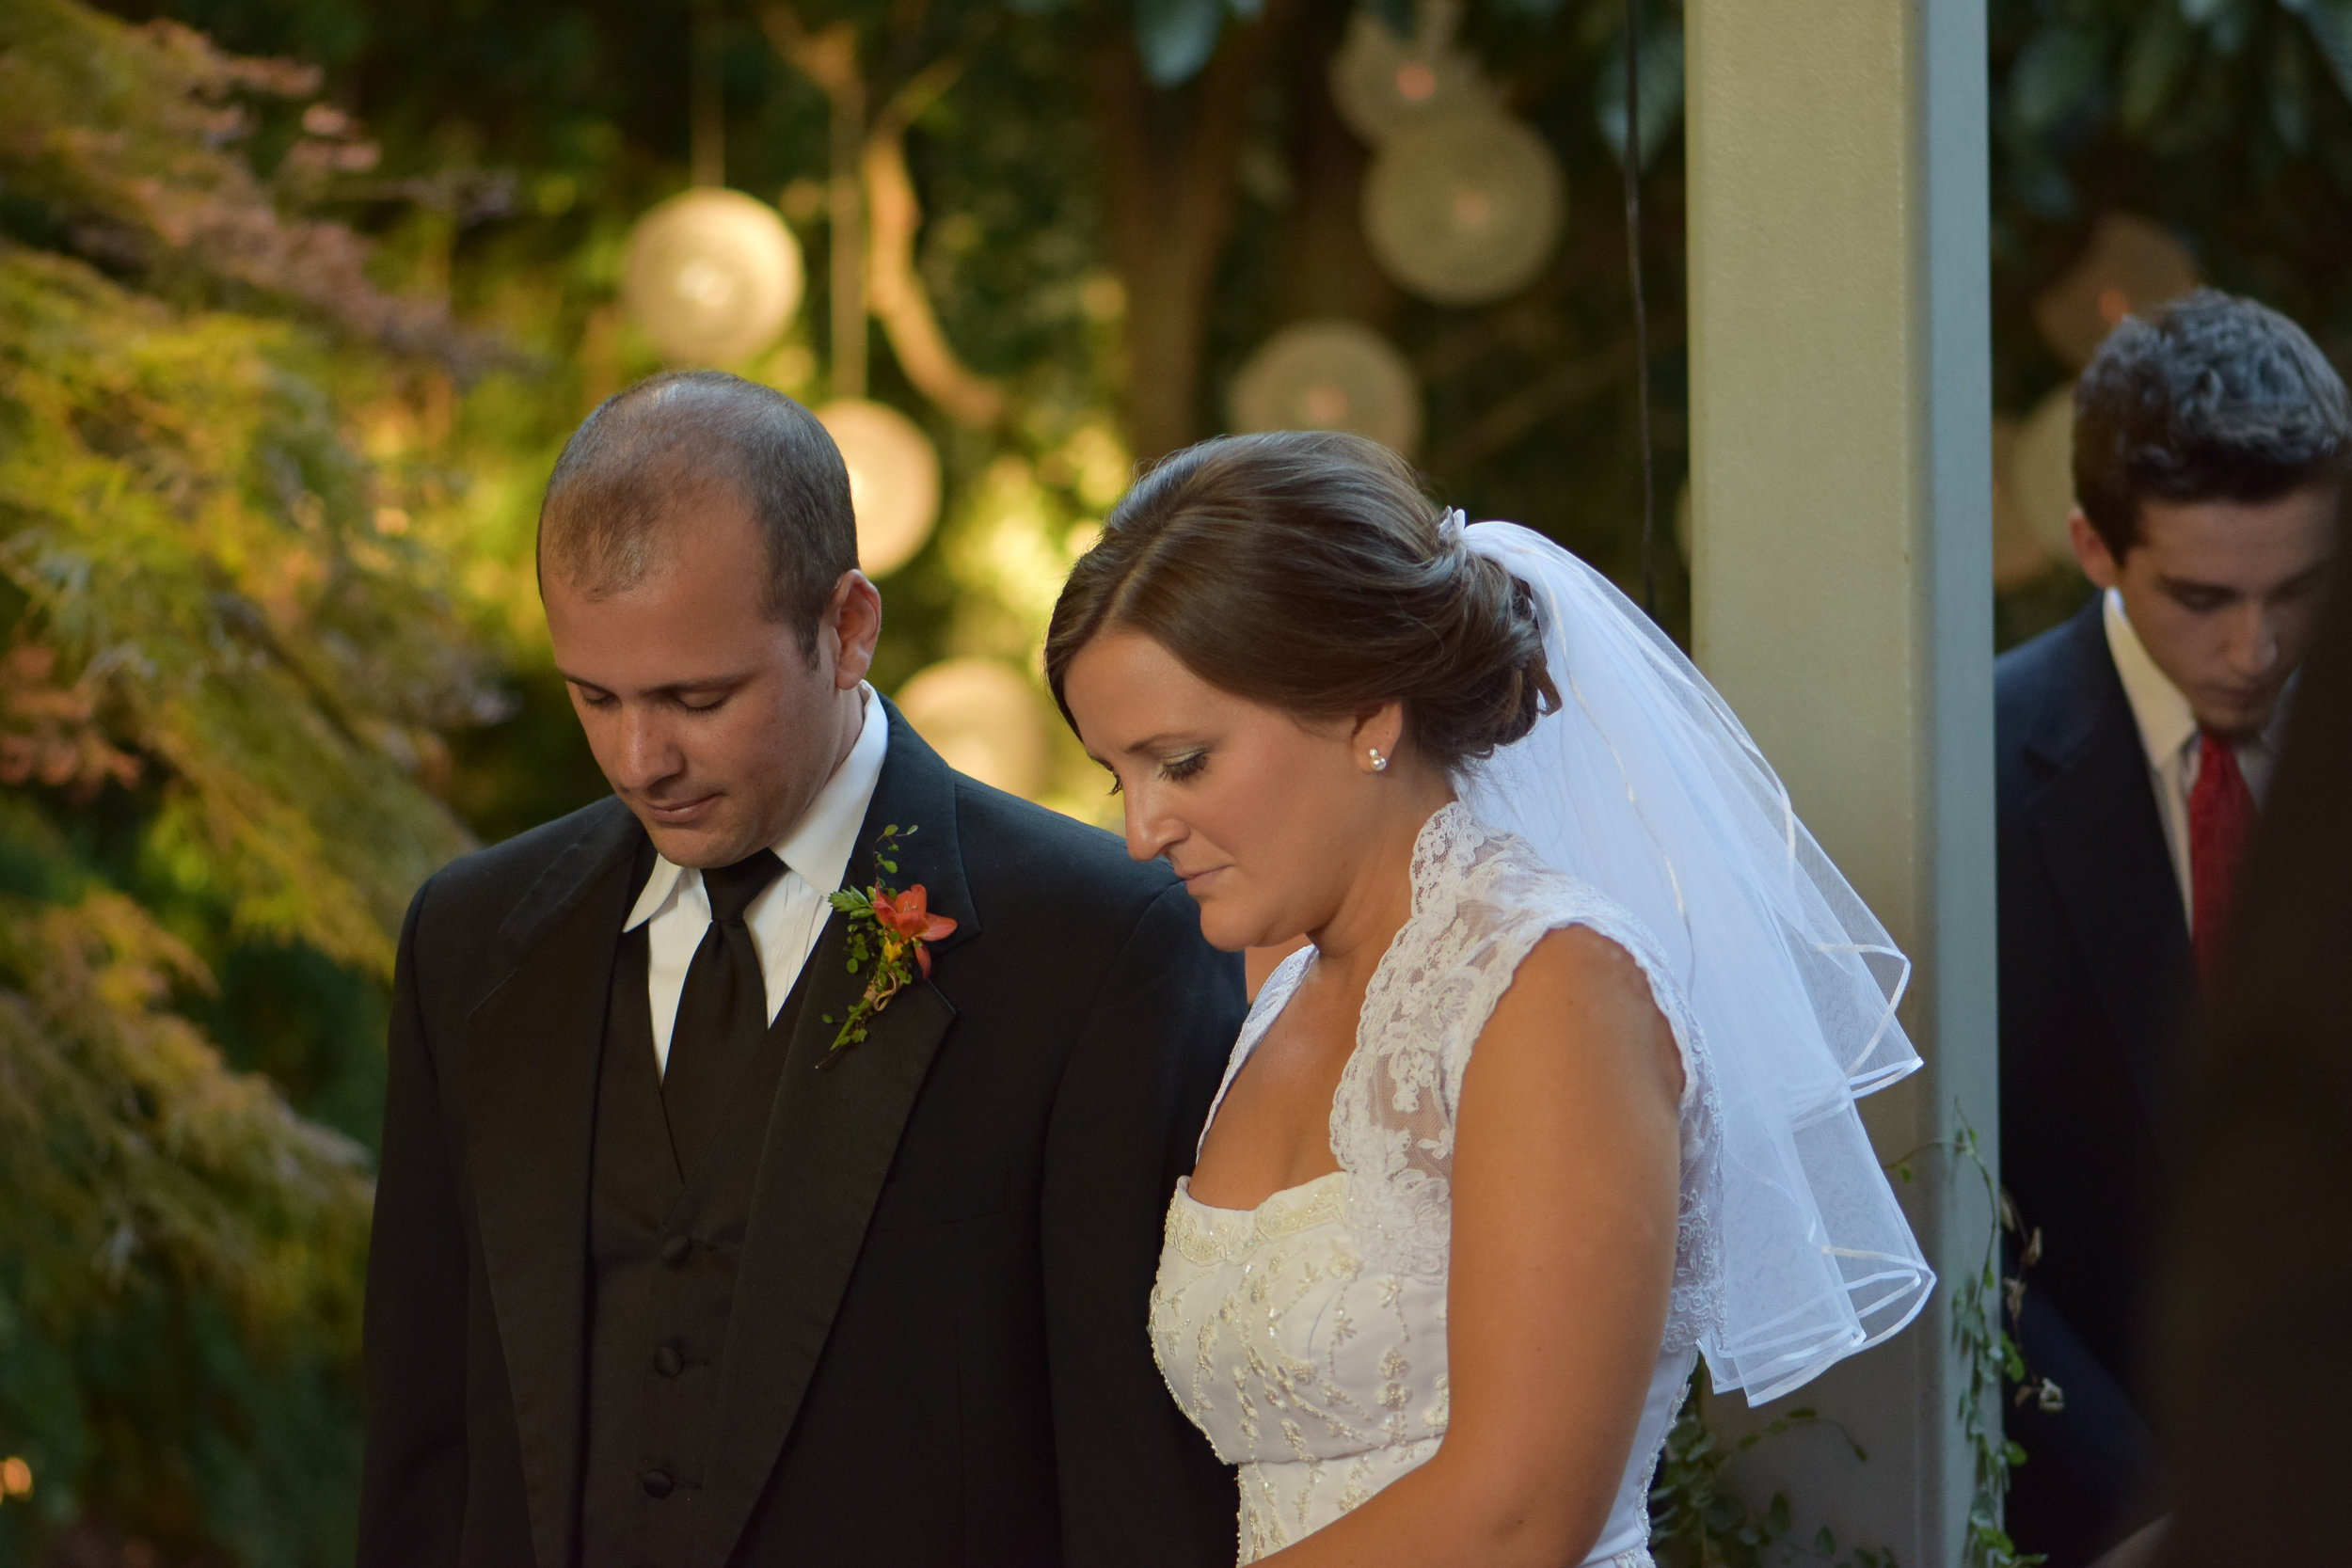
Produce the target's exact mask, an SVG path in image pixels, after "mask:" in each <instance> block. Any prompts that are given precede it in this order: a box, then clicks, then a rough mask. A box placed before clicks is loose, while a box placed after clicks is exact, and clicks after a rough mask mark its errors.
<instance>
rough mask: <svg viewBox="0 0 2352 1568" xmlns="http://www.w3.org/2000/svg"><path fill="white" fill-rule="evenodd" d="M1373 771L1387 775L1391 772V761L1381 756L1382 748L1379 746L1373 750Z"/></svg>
mask: <svg viewBox="0 0 2352 1568" xmlns="http://www.w3.org/2000/svg"><path fill="white" fill-rule="evenodd" d="M1372 770H1373V771H1374V772H1375V773H1385V772H1387V771H1388V770H1389V759H1388V758H1386V757H1384V756H1382V755H1381V754H1380V748H1379V747H1377V746H1375V747H1373V748H1372Z"/></svg>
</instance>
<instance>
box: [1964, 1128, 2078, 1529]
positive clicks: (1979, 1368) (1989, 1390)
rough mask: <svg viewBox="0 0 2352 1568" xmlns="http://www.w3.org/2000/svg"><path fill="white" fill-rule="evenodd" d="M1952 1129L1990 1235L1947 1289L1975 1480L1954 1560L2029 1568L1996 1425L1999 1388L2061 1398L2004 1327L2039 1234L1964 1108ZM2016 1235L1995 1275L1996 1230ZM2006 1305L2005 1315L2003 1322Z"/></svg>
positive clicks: (2019, 1458) (2005, 1449) (2035, 1254)
mask: <svg viewBox="0 0 2352 1568" xmlns="http://www.w3.org/2000/svg"><path fill="white" fill-rule="evenodd" d="M1958 1122H1959V1127H1958V1131H1956V1132H1954V1133H1953V1134H1952V1154H1953V1157H1954V1163H1955V1164H1957V1163H1958V1162H1959V1161H1962V1160H1965V1161H1966V1162H1967V1163H1968V1164H1971V1165H1973V1166H1975V1167H1976V1171H1977V1175H1978V1176H1979V1178H1980V1179H1981V1180H1983V1182H1984V1196H1985V1198H1986V1200H1987V1201H1988V1202H1990V1203H1991V1204H1992V1205H1993V1212H1994V1222H1993V1233H1992V1235H1991V1236H1990V1237H1989V1238H1988V1239H1987V1240H1986V1242H1985V1247H1984V1265H1983V1267H1981V1268H1979V1270H1978V1271H1977V1272H1976V1274H1975V1275H1973V1276H1972V1277H1970V1278H1969V1279H1967V1280H1966V1281H1964V1282H1963V1283H1960V1284H1957V1285H1955V1286H1954V1287H1953V1290H1952V1343H1953V1345H1954V1346H1955V1347H1956V1348H1958V1350H1959V1351H1960V1354H1961V1359H1962V1360H1963V1363H1964V1364H1965V1369H1966V1376H1965V1379H1964V1381H1963V1383H1962V1385H1961V1389H1960V1424H1961V1430H1962V1431H1963V1432H1964V1433H1967V1436H1968V1446H1969V1449H1971V1450H1972V1452H1973V1454H1974V1457H1975V1464H1976V1486H1975V1491H1974V1492H1973V1494H1972V1495H1971V1496H1970V1497H1969V1499H1968V1535H1967V1539H1966V1542H1965V1544H1964V1547H1963V1551H1964V1556H1963V1559H1962V1560H1963V1563H1964V1564H1965V1568H2034V1565H2035V1564H2037V1563H2040V1562H2042V1561H2045V1560H2046V1559H2045V1558H2044V1557H2043V1556H2042V1554H2040V1553H2021V1552H2019V1551H2018V1549H2017V1544H2016V1543H2015V1542H2014V1541H2011V1540H2010V1536H2009V1531H2008V1530H2007V1529H2005V1528H2003V1527H2002V1522H2001V1510H2002V1505H2003V1503H2004V1502H2005V1501H2006V1500H2007V1498H2008V1497H2009V1478H2010V1472H2011V1471H2012V1470H2014V1469H2016V1468H2017V1466H2018V1465H2023V1464H2024V1463H2025V1462H2026V1450H2025V1449H2022V1448H2020V1447H2019V1446H2018V1445H2017V1443H2016V1442H2015V1441H2013V1440H2012V1439H2010V1437H2009V1436H2008V1435H2006V1434H2005V1433H2003V1432H2002V1430H2001V1386H2002V1385H2003V1383H2005V1382H2006V1383H2010V1384H2013V1385H2015V1386H2016V1388H2017V1396H2018V1400H2019V1402H2021V1403H2022V1402H2025V1401H2026V1400H2027V1399H2038V1400H2039V1401H2040V1402H2041V1403H2042V1408H2043V1409H2045V1410H2056V1409H2058V1408H2061V1407H2062V1406H2063V1403H2064V1396H2063V1395H2062V1394H2060V1393H2059V1391H2058V1385H2057V1384H2055V1383H2052V1382H2051V1381H2050V1380H2049V1379H2047V1378H2042V1379H2039V1380H2035V1379H2031V1378H2029V1377H2028V1376H2027V1373H2026V1357H2025V1355H2024V1354H2023V1353H2022V1352H2021V1351H2019V1349H2018V1348H2017V1340H2016V1338H2015V1336H2013V1335H2012V1334H2011V1333H2010V1326H2011V1325H2012V1324H2014V1323H2015V1322H2016V1321H2017V1312H2018V1308H2019V1307H2021V1306H2022V1305H2023V1304H2024V1301H2025V1294H2026V1277H2025V1271H2026V1269H2028V1268H2030V1267H2032V1266H2033V1264H2034V1263H2035V1262H2036V1261H2038V1260H2039V1259H2040V1258H2041V1256H2042V1233H2041V1232H2040V1231H2038V1230H2037V1231H2034V1232H2033V1233H2032V1234H2031V1235H2029V1236H2025V1234H2024V1227H2023V1225H2022V1224H2021V1223H2020V1221H2019V1219H2018V1217H2017V1208H2016V1206H2015V1205H2014V1204H2012V1203H2011V1202H2010V1197H2009V1194H2008V1193H2007V1192H2005V1191H2003V1190H2002V1189H2001V1186H2000V1183H1999V1182H1997V1181H1995V1180H1994V1179H1993V1168H1992V1167H1991V1166H1990V1165H1988V1164H1985V1163H1984V1154H1983V1151H1982V1149H1981V1148H1980V1147H1979V1140H1978V1137H1977V1130H1976V1128H1974V1127H1973V1126H1971V1125H1970V1124H1969V1121H1968V1117H1966V1116H1965V1115H1964V1114H1959V1115H1958ZM2004 1230H2008V1231H2010V1232H2013V1233H2017V1234H2019V1235H2021V1236H2024V1241H2025V1244H2024V1247H2023V1250H2022V1251H2021V1252H2020V1253H2019V1256H2018V1270H2017V1273H2016V1274H2015V1275H2011V1276H2010V1277H2008V1278H2006V1279H2005V1278H2003V1277H2002V1275H2001V1232H2002V1231H2004ZM2004 1309H2006V1321H2004Z"/></svg>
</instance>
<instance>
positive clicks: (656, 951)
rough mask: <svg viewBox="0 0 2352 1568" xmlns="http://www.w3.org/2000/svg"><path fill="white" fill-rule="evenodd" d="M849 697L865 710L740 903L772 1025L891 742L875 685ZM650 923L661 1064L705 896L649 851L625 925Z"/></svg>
mask: <svg viewBox="0 0 2352 1568" xmlns="http://www.w3.org/2000/svg"><path fill="white" fill-rule="evenodd" d="M858 697H859V699H860V701H862V702H863V703H864V704H865V717H864V721H863V723H862V726H861V727H860V729H859V730H858V736H857V739H856V740H855V741H854V742H853V743H852V744H851V745H850V754H849V755H848V756H846V757H844V758H842V759H841V766H840V767H838V768H834V772H833V777H832V778H830V779H828V780H826V781H825V787H824V788H822V789H820V790H818V792H817V799H816V800H811V801H810V802H809V803H808V810H807V811H805V812H803V813H802V814H801V819H800V820H799V821H798V822H796V823H794V824H793V825H792V829H791V831H790V832H787V833H786V834H785V835H784V837H782V838H780V839H778V840H777V841H776V842H775V843H774V844H772V845H771V846H770V847H771V848H772V849H774V850H775V852H776V858H777V859H778V860H781V861H782V862H784V867H785V869H784V875H783V876H781V877H778V878H777V879H775V880H774V881H772V882H771V883H769V884H768V886H767V887H766V888H765V889H764V890H762V891H761V893H760V895H759V896H758V897H756V898H755V899H753V900H752V902H751V907H750V908H749V909H747V910H745V911H743V923H744V924H745V925H746V926H748V927H751V932H752V945H753V946H754V947H755V948H757V949H758V951H759V977H760V984H761V986H762V988H763V989H764V990H766V991H767V999H768V1022H771V1023H773V1022H775V1021H776V1014H777V1013H779V1012H780V1011H782V1010H783V1008H784V999H785V998H786V997H787V996H789V995H790V994H791V993H792V986H793V983H794V982H795V981H797V980H798V979H799V978H800V977H801V967H802V966H803V964H805V963H807V962H808V956H809V954H810V953H811V952H812V951H814V950H815V948H816V946H817V937H818V933H819V932H820V931H822V930H823V929H824V928H825V916H826V915H828V914H830V913H831V912H832V906H831V905H830V904H828V903H827V902H826V899H827V898H829V897H830V896H831V895H833V894H834V893H835V892H837V891H839V889H840V887H841V878H842V874H843V873H844V872H846V871H847V870H848V869H849V866H850V855H851V854H852V853H854V852H855V851H856V849H857V831H858V828H859V827H860V826H861V825H862V824H863V823H864V822H865V820H866V806H867V805H869V804H870V803H871V802H872V800H873V799H874V784H875V783H876V782H877V781H878V780H880V779H881V777H882V757H883V754H884V753H885V752H887V751H888V750H889V747H890V722H889V720H888V719H887V718H886V717H885V716H884V715H883V714H882V705H881V704H879V703H877V702H876V701H875V700H874V689H873V688H872V687H870V686H866V685H864V684H862V683H861V684H860V685H859V687H858ZM649 921H650V922H651V923H652V924H651V927H650V929H648V930H647V931H646V933H645V941H646V947H647V952H646V965H645V968H646V984H647V987H648V989H649V990H650V992H651V998H652V1002H653V1053H654V1057H655V1059H656V1060H657V1061H659V1062H660V1065H661V1069H662V1070H663V1071H664V1072H666V1071H668V1070H669V1066H670V1036H671V1034H672V1033H673V1032H674V1031H675V1029H676V1028H677V1004H678V997H679V995H680V994H681V993H682V992H684V990H686V971H687V968H688V966H689V965H691V963H693V961H694V950H695V949H696V948H698V947H700V946H701V945H702V941H703V936H704V933H705V932H707V931H708V930H709V928H710V899H709V896H708V895H707V894H705V893H704V892H703V874H702V873H701V872H699V871H697V870H695V869H693V868H692V867H691V866H681V865H673V864H672V863H670V862H669V861H667V860H664V859H663V858H661V857H660V856H659V855H657V856H655V857H654V863H653V875H652V876H651V877H649V878H647V879H645V889H644V892H643V893H640V894H639V895H637V903H636V906H635V907H634V908H632V909H631V910H630V911H628V922H627V923H626V924H624V925H623V926H622V927H621V929H622V930H623V931H624V932H627V931H633V930H635V929H637V927H640V926H644V925H645V924H646V923H647V922H649Z"/></svg>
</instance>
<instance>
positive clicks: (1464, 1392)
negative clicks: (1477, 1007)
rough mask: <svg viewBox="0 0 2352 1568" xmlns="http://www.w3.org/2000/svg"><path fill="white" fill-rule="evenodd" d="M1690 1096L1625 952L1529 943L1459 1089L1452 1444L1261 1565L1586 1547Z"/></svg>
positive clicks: (1622, 1456) (1576, 1557) (1632, 1415)
mask: <svg viewBox="0 0 2352 1568" xmlns="http://www.w3.org/2000/svg"><path fill="white" fill-rule="evenodd" d="M1681 1087H1682V1068H1681V1063H1680V1058H1679V1057H1678V1055H1677V1052H1676V1050H1675V1044H1674V1037H1673V1035H1672V1033H1671V1032H1670V1031H1669V1030H1668V1028H1667V1026H1666V1021H1665V1020H1664V1018H1662V1017H1661V1015H1660V1014H1659V1011H1658V1008H1657V1006H1656V1005H1655V1004H1654V1003H1653V1002H1652V1000H1651V998H1650V991H1649V987H1648V985H1647V984H1646V983H1645V980H1644V978H1643V976H1642V973H1641V971H1640V969H1639V968H1637V967H1636V966H1635V964H1634V962H1633V960H1632V958H1630V957H1629V956H1628V955H1627V954H1626V952H1625V950H1624V949H1623V948H1621V947H1619V946H1617V945H1616V944H1615V943H1614V942H1610V941H1608V940H1607V939H1605V938H1603V937H1600V936H1597V935H1596V934H1595V933H1593V932H1591V931H1588V930H1584V929H1581V928H1578V927H1571V928H1568V929H1564V930H1558V931H1554V932H1552V933H1551V934H1550V935H1549V936H1547V937H1546V938H1544V940H1543V941H1542V942H1539V943H1537V945H1536V947H1535V950H1534V952H1533V953H1532V954H1530V955H1529V956H1528V958H1527V959H1526V961H1525V962H1524V963H1522V964H1521V965H1520V966H1519V970H1518V975H1517V977H1516V978H1515V979H1514V980H1513V982H1512V985H1511V989H1510V990H1508V991H1506V992H1505V993H1504V994H1503V997H1502V1002H1501V1003H1500V1004H1498V1005H1497V1006H1496V1008H1495V1012H1494V1016H1493V1017H1492V1018H1491V1019H1490V1020H1489V1021H1488V1022H1487V1024H1486V1030H1485V1032H1484V1033H1483V1034H1481V1035H1480V1036H1479V1038H1478V1044H1477V1048H1476V1049H1475V1051H1474V1052H1473V1053H1471V1056H1470V1066H1469V1069H1468V1070H1467V1071H1466V1073H1465V1074H1464V1078H1463V1084H1462V1103H1461V1108H1460V1113H1459V1116H1458V1117H1457V1120H1456V1124H1455V1125H1456V1133H1455V1142H1454V1250H1453V1263H1452V1274H1451V1276H1450V1281H1449V1284H1448V1288H1447V1298H1446V1303H1447V1311H1446V1316H1447V1323H1448V1327H1447V1333H1446V1344H1447V1357H1448V1363H1449V1371H1450V1385H1449V1386H1450V1390H1451V1406H1452V1418H1451V1421H1450V1423H1449V1425H1448V1428H1447V1432H1446V1437H1445V1441H1444V1443H1443V1444H1442V1445H1441V1446H1440V1447H1439V1448H1438V1452H1437V1454H1436V1455H1435V1456H1434V1457H1433V1458H1431V1459H1430V1461H1429V1462H1428V1463H1427V1464H1426V1465H1422V1466H1421V1467H1420V1468H1419V1469H1416V1470H1414V1471H1413V1472H1411V1473H1410V1474H1409V1475H1406V1476H1402V1477H1400V1478H1398V1480H1397V1481H1395V1482H1393V1483H1392V1484H1391V1485H1390V1486H1388V1487H1387V1488H1386V1489H1384V1490H1383V1491H1381V1492H1380V1493H1378V1494H1377V1495H1376V1496H1375V1497H1372V1498H1371V1499H1370V1500H1369V1501H1367V1502H1366V1503H1365V1504H1364V1505H1363V1506H1362V1507H1360V1508H1359V1509H1357V1510H1356V1511H1355V1512H1354V1513H1349V1514H1348V1515H1346V1516H1345V1517H1344V1518H1342V1519H1340V1520H1339V1521H1338V1522H1336V1523H1334V1524H1332V1525H1331V1526H1329V1527H1328V1528H1325V1529H1322V1530H1318V1531H1317V1532H1315V1533H1314V1534H1313V1535H1311V1536H1309V1537H1308V1538H1307V1539H1306V1540H1304V1541H1302V1542H1300V1543H1299V1544H1297V1545H1295V1546H1293V1547H1290V1548H1289V1549H1287V1550H1285V1551H1282V1552H1279V1553H1277V1554H1275V1555H1274V1556H1273V1557H1272V1558H1270V1559H1268V1561H1270V1562H1273V1563H1276V1564H1279V1568H1342V1565H1346V1568H1379V1565H1386V1564H1395V1565H1397V1568H1446V1565H1448V1564H1455V1563H1458V1564H1462V1565H1464V1568H1472V1565H1475V1568H1513V1565H1517V1564H1527V1565H1529V1568H1538V1565H1540V1568H1561V1565H1563V1564H1572V1563H1576V1562H1580V1561H1581V1560H1583V1559H1584V1558H1585V1556H1587V1555H1588V1554H1589V1553H1590V1552H1591V1550H1592V1548H1593V1546H1594V1544H1596V1543H1597V1540H1598V1539H1599V1536H1600V1532H1601V1529H1602V1528H1603V1527H1604V1526H1605V1525H1606V1524H1607V1523H1608V1518H1609V1510H1610V1505H1611V1504H1612V1502H1613V1500H1614V1498H1615V1497H1616V1493H1617V1487H1618V1485H1619V1483H1620V1482H1621V1481H1622V1480H1623V1479H1624V1474H1625V1468H1626V1465H1627V1462H1628V1459H1629V1455H1630V1453H1631V1451H1632V1448H1633V1437H1634V1430H1635V1428H1636V1427H1637V1425H1638V1424H1639V1423H1640V1420H1641V1415H1642V1406H1643V1402H1644V1399H1645V1396H1646V1394H1647V1392H1648V1388H1649V1383H1650V1377H1651V1373H1652V1372H1653V1370H1655V1369H1656V1367H1657V1364H1658V1351H1659V1344H1660V1342H1661V1338H1663V1335H1664V1331H1665V1323H1666V1307H1667V1299H1668V1296H1669V1293H1670V1292H1671V1290H1672V1287H1673V1279H1674V1260H1675V1215H1676V1209H1677V1185H1678V1180H1679V1177H1678V1172H1679V1168H1680V1133H1679V1120H1678V1115H1677V1106H1678V1101H1679V1098H1680V1094H1681Z"/></svg>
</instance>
